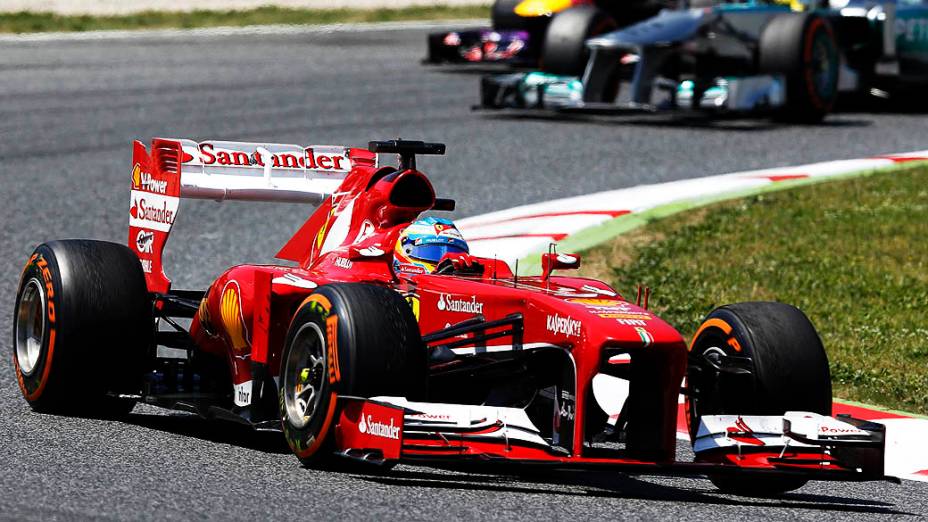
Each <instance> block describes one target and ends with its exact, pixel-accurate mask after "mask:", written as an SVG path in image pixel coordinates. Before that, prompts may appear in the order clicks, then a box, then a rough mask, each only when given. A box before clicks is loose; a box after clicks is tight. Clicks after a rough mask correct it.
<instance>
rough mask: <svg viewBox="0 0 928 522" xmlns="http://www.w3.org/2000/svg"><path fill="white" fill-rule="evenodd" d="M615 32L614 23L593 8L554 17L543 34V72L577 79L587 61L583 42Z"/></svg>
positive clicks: (567, 11)
mask: <svg viewBox="0 0 928 522" xmlns="http://www.w3.org/2000/svg"><path fill="white" fill-rule="evenodd" d="M615 28H616V23H615V20H614V19H613V18H612V17H611V16H609V15H608V14H606V13H605V12H604V11H602V10H601V9H599V8H597V7H595V6H592V5H579V6H576V7H571V8H569V9H565V10H564V11H561V12H559V13H557V14H555V15H554V16H553V17H552V18H551V23H550V24H549V25H548V30H547V32H546V33H545V39H544V44H543V47H542V52H541V68H542V70H543V71H545V72H548V73H551V74H563V75H570V76H580V75H581V74H583V71H584V69H585V68H586V62H587V60H588V58H589V51H588V50H587V48H586V40H587V39H588V38H590V37H593V36H596V35H599V34H603V33H606V32H609V31H612V30H614V29H615Z"/></svg>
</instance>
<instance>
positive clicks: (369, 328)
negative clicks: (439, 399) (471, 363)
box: [279, 284, 427, 466]
mask: <svg viewBox="0 0 928 522" xmlns="http://www.w3.org/2000/svg"><path fill="white" fill-rule="evenodd" d="M426 382H427V359H426V351H425V347H424V346H423V343H422V339H421V337H420V336H419V327H418V325H417V323H416V319H415V317H414V316H413V314H412V310H411V309H410V307H409V305H408V304H407V303H406V300H405V299H403V297H402V296H400V295H399V294H398V293H396V292H394V291H393V290H390V289H388V288H384V287H380V286H375V285H368V284H332V285H326V286H323V287H320V288H319V289H318V290H317V291H316V292H315V293H313V294H312V295H311V296H309V298H307V299H306V301H305V302H304V303H303V304H302V305H301V306H300V308H299V310H297V312H296V314H295V315H294V317H293V320H292V321H291V323H290V330H289V332H288V334H287V340H286V343H285V348H284V355H283V359H282V364H281V388H280V396H279V399H280V400H279V403H280V414H281V420H282V426H283V431H284V435H285V436H286V439H287V443H288V444H289V445H290V448H291V449H292V450H293V452H294V454H296V456H297V458H299V459H300V462H301V463H303V465H305V466H312V465H317V464H322V463H324V461H325V460H326V458H327V457H329V456H330V455H331V454H332V452H331V450H332V446H333V445H334V440H333V437H332V432H333V428H334V423H335V421H336V418H337V413H338V409H337V407H338V404H337V402H338V397H339V396H340V395H343V396H353V397H373V396H377V395H386V396H400V397H406V398H407V399H411V400H415V399H422V398H424V395H425V387H426Z"/></svg>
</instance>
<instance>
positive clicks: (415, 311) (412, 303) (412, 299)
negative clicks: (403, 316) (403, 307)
mask: <svg viewBox="0 0 928 522" xmlns="http://www.w3.org/2000/svg"><path fill="white" fill-rule="evenodd" d="M406 302H407V303H409V307H410V308H412V315H414V316H415V317H416V321H417V322H418V321H419V298H418V297H416V296H415V295H407V296H406Z"/></svg>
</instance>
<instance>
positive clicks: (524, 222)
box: [457, 150, 928, 264]
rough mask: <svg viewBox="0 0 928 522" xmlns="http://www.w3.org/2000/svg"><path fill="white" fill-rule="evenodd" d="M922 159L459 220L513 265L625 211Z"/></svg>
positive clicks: (484, 248)
mask: <svg viewBox="0 0 928 522" xmlns="http://www.w3.org/2000/svg"><path fill="white" fill-rule="evenodd" d="M918 160H928V150H922V151H916V152H908V153H902V154H890V155H884V156H877V157H871V158H864V159H854V160H841V161H828V162H824V163H812V164H808V165H800V166H796V167H777V168H773V169H764V170H754V171H745V172H735V173H731V174H722V175H718V176H709V177H705V178H696V179H687V180H681V181H673V182H669V183H659V184H655V185H639V186H637V187H631V188H625V189H619V190H610V191H607V192H598V193H596V194H589V195H586V196H577V197H572V198H565V199H557V200H554V201H546V202H543V203H536V204H532V205H523V206H520V207H514V208H510V209H506V210H500V211H498V212H491V213H489V214H483V215H479V216H472V217H469V218H465V219H461V220H459V221H458V222H457V225H458V228H459V229H460V230H461V233H462V234H464V237H465V238H467V240H468V244H469V245H470V248H471V252H473V253H474V254H475V255H480V256H484V257H494V256H495V257H497V258H498V259H503V260H505V261H506V262H508V263H510V264H512V263H514V262H515V261H516V260H517V259H522V258H524V257H525V256H527V255H529V254H534V253H537V252H541V251H543V250H545V249H546V248H547V246H548V244H550V243H551V242H557V241H561V240H562V239H564V238H566V237H568V236H570V235H572V234H576V233H577V232H580V231H582V230H585V229H587V228H589V227H592V226H596V225H599V224H602V223H604V222H606V221H608V220H610V219H613V218H614V217H616V216H620V215H623V214H633V213H636V212H643V211H646V210H650V209H653V208H655V207H659V206H663V205H668V204H671V203H681V202H685V201H691V200H700V199H704V198H708V197H712V196H719V195H724V194H726V193H732V194H735V193H739V192H742V191H745V190H750V189H755V188H762V187H764V186H767V185H772V184H774V183H778V182H780V181H785V180H793V179H805V178H827V177H832V176H839V175H844V174H849V173H853V172H858V171H870V170H874V169H879V168H885V167H889V166H892V165H895V164H898V163H902V162H906V161H918Z"/></svg>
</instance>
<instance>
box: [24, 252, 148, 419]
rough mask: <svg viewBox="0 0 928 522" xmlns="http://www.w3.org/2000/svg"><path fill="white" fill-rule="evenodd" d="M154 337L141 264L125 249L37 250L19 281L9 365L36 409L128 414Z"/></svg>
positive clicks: (137, 391) (48, 411)
mask: <svg viewBox="0 0 928 522" xmlns="http://www.w3.org/2000/svg"><path fill="white" fill-rule="evenodd" d="M153 336H154V321H153V319H152V304H151V300H150V298H149V295H148V290H147V287H146V285H145V276H144V274H143V272H142V267H141V264H140V263H139V260H138V258H137V257H136V255H135V254H134V253H132V251H131V250H129V248H127V247H126V246H124V245H119V244H116V243H108V242H104V241H92V240H65V241H52V242H49V243H43V244H41V245H39V246H38V247H37V248H36V249H35V251H34V252H33V254H32V256H31V257H30V259H29V262H28V263H26V267H25V268H24V269H23V273H22V277H21V278H20V283H19V291H18V292H17V294H16V304H15V307H14V317H13V367H14V371H15V372H16V380H17V382H18V383H19V388H20V391H21V392H22V394H23V397H25V399H26V401H27V402H28V403H29V405H30V406H31V407H32V409H33V410H35V411H38V412H42V413H60V414H71V415H80V416H88V417H110V416H115V415H120V414H124V413H128V412H129V411H130V410H131V409H132V407H133V406H134V405H135V401H134V400H132V399H127V398H119V397H116V395H118V394H138V393H139V392H140V391H141V380H142V376H143V373H144V364H145V360H146V358H147V357H148V355H149V351H150V350H151V347H152V343H153Z"/></svg>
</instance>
